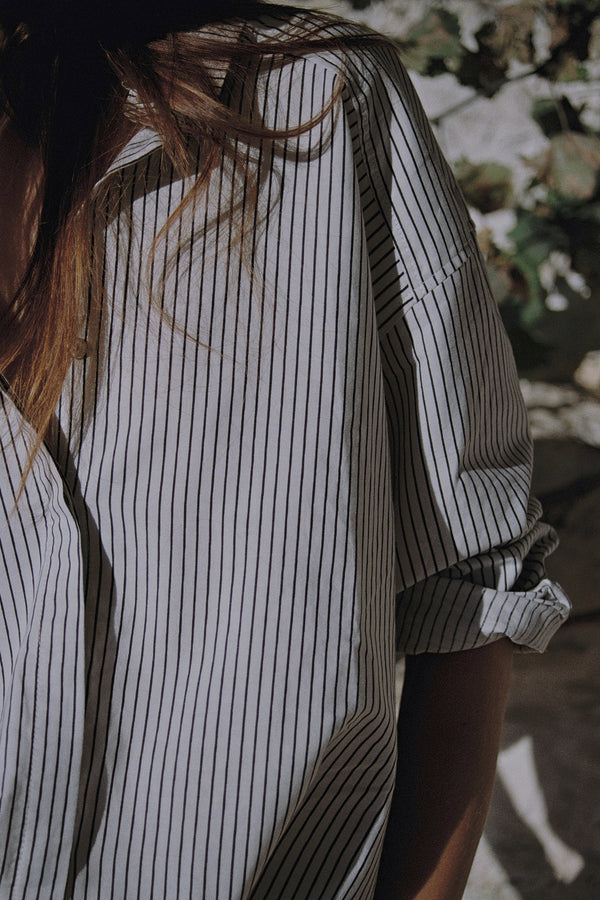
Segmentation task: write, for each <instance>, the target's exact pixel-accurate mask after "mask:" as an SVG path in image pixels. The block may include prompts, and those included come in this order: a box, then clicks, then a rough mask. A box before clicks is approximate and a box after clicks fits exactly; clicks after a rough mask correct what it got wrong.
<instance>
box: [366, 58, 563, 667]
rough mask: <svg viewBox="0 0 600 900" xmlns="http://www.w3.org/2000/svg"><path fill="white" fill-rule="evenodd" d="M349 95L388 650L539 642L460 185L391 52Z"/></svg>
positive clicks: (514, 431)
mask: <svg viewBox="0 0 600 900" xmlns="http://www.w3.org/2000/svg"><path fill="white" fill-rule="evenodd" d="M355 79H356V80H355V87H354V88H351V89H350V90H349V98H350V99H349V107H350V110H351V112H350V114H349V117H350V119H351V127H352V129H353V142H354V147H355V152H356V157H357V173H358V183H359V188H360V193H361V201H362V205H363V214H364V221H365V231H366V239H367V248H368V255H369V263H370V268H371V279H372V285H373V294H374V302H375V306H376V312H377V318H378V326H379V335H380V349H381V360H382V368H383V376H384V383H385V394H386V404H387V418H388V433H389V446H390V456H391V463H392V465H391V469H392V485H391V490H392V494H393V498H394V509H395V532H396V588H397V646H398V649H399V650H400V651H403V652H407V653H421V652H428V651H432V652H447V651H453V650H461V649H468V648H471V647H476V646H480V645H482V644H485V643H488V642H490V641H493V640H496V639H498V638H500V637H502V636H507V637H509V638H510V639H511V640H512V641H513V642H514V643H516V644H519V645H522V646H525V647H530V648H532V649H536V650H543V649H544V648H545V647H546V646H547V643H548V641H549V640H550V637H551V636H552V634H553V633H554V631H555V630H556V628H557V627H558V626H559V625H560V624H561V622H562V621H563V620H564V619H565V618H566V616H567V615H568V611H569V602H568V599H567V598H566V596H565V594H564V592H563V591H562V589H561V588H560V587H559V586H558V585H556V584H553V583H552V582H550V581H549V580H548V579H547V578H546V575H545V569H544V559H545V557H546V556H547V554H548V553H550V552H551V551H552V550H553V549H554V548H555V547H556V544H557V538H556V535H555V533H554V532H553V530H552V529H551V528H550V527H548V526H547V525H544V524H543V523H542V522H541V521H540V515H541V507H540V505H539V503H538V501H537V500H535V499H534V498H532V497H531V496H530V487H531V468H532V444H531V440H530V435H529V430H528V424H527V415H526V411H525V408H524V404H523V400H522V397H521V393H520V389H519V384H518V378H517V373H516V367H515V363H514V358H513V355H512V351H511V348H510V345H509V343H508V339H507V337H506V334H505V332H504V329H503V326H502V323H501V321H500V317H499V314H498V310H497V306H496V304H495V302H494V299H493V297H492V296H491V293H490V289H489V285H488V282H487V278H486V274H485V269H484V266H483V264H482V261H481V258H480V254H479V251H478V249H477V245H476V240H475V235H474V229H473V226H472V223H471V221H470V218H469V215H468V211H467V209H466V205H465V203H464V200H463V198H462V195H461V193H460V190H459V188H458V186H457V184H456V182H455V180H454V178H453V176H452V173H451V172H450V169H449V167H448V165H447V163H446V161H445V160H444V158H443V156H442V154H441V152H440V150H439V148H438V145H437V143H436V141H435V138H434V136H433V134H432V132H431V129H430V127H429V124H428V123H427V121H426V117H425V114H424V112H423V109H422V107H421V105H420V103H419V100H418V98H417V97H416V95H415V92H414V89H413V88H412V85H411V83H410V80H409V78H408V76H407V74H406V72H405V71H404V69H403V67H402V65H401V64H400V62H399V61H398V59H397V58H396V55H395V53H394V52H393V49H388V48H383V49H380V48H377V49H376V50H372V51H369V52H368V53H366V54H365V55H364V58H363V59H362V60H361V71H360V72H359V74H358V75H355Z"/></svg>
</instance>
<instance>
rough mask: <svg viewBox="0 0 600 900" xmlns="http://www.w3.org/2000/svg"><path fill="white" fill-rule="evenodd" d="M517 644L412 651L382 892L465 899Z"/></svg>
mask: <svg viewBox="0 0 600 900" xmlns="http://www.w3.org/2000/svg"><path fill="white" fill-rule="evenodd" d="M512 650H513V645H512V644H511V643H510V642H509V641H508V640H506V639H502V640H500V641H496V642H494V643H492V644H489V645H487V646H485V647H480V648H478V649H476V650H466V651H462V652H457V653H447V654H431V653H426V654H422V655H419V656H412V657H408V658H407V664H406V676H405V682H404V690H403V694H402V704H401V708H400V717H399V721H398V739H399V747H398V772H397V779H396V788H395V792H394V799H393V803H392V810H391V813H390V820H389V823H388V829H387V834H386V839H385V844H384V849H383V856H382V862H381V869H380V875H379V881H378V886H377V892H376V895H375V896H376V898H377V900H459V898H460V897H462V894H463V891H464V888H465V884H466V881H467V877H468V874H469V870H470V868H471V864H472V861H473V856H474V854H475V850H476V849H477V844H478V841H479V838H480V836H481V832H482V830H483V826H484V823H485V818H486V815H487V811H488V807H489V803H490V798H491V793H492V786H493V782H494V774H495V768H496V757H497V755H498V747H499V743H500V733H501V729H502V721H503V718H504V711H505V708H506V701H507V697H508V688H509V682H510V672H511V665H512Z"/></svg>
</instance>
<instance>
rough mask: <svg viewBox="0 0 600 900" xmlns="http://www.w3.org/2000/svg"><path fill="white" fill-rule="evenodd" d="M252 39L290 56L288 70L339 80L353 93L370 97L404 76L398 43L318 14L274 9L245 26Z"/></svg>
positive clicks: (369, 30) (364, 27)
mask: <svg viewBox="0 0 600 900" xmlns="http://www.w3.org/2000/svg"><path fill="white" fill-rule="evenodd" d="M245 31H246V34H247V36H248V38H249V39H251V40H253V41H255V42H256V43H257V44H259V45H260V44H262V45H263V46H265V47H267V46H269V45H273V46H276V45H277V46H279V47H280V52H281V53H282V55H287V54H286V49H287V50H288V52H289V56H287V60H288V64H289V65H291V66H294V64H296V65H298V64H300V65H302V66H303V67H306V66H309V67H313V68H314V69H316V70H321V71H333V72H335V73H336V74H340V75H341V76H342V77H343V78H344V81H345V83H346V84H347V85H348V86H349V87H350V89H355V90H356V91H358V92H367V93H368V92H369V91H370V90H372V89H373V88H375V89H377V87H378V86H379V85H380V84H381V83H382V81H385V80H386V79H389V78H390V77H391V78H392V79H394V80H397V79H398V77H399V75H400V77H403V76H404V75H405V70H404V67H403V65H402V62H401V60H400V57H399V54H398V49H397V47H396V45H395V43H394V41H393V40H392V39H391V38H389V37H386V36H385V35H383V34H380V33H378V32H376V31H373V30H372V29H370V28H368V27H367V26H365V25H363V24H360V23H357V22H352V21H349V20H347V19H343V18H340V17H339V16H334V15H331V14H329V13H325V12H321V11H319V10H308V9H307V10H301V9H296V8H289V9H288V8H286V7H274V8H273V9H269V10H267V11H265V12H264V13H263V14H262V15H261V16H259V17H257V18H255V19H253V20H252V21H249V22H247V23H246V25H245Z"/></svg>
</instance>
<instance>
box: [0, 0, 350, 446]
mask: <svg viewBox="0 0 600 900" xmlns="http://www.w3.org/2000/svg"><path fill="white" fill-rule="evenodd" d="M11 6H14V10H13V12H12V13H11V11H10V8H11ZM164 6H165V7H168V11H166V12H165V10H161V11H160V12H156V10H155V9H154V7H153V6H152V5H151V4H148V3H147V2H145V3H142V2H141V0H120V2H119V3H118V4H117V3H116V0H103V2H102V3H97V0H94V2H89V0H88V2H86V0H78V2H76V0H55V2H51V0H15V2H14V3H13V4H11V3H10V2H9V3H4V4H3V7H2V12H1V13H0V102H1V103H2V106H3V110H4V114H5V116H8V117H9V119H10V121H11V123H12V125H13V126H14V128H15V129H16V130H17V132H18V134H19V136H20V138H21V140H22V141H23V142H24V143H25V144H26V145H27V146H29V147H30V148H32V150H33V151H34V153H35V154H36V155H37V159H38V162H39V178H38V181H37V184H38V185H39V188H38V191H37V197H36V200H37V206H36V209H37V225H36V227H35V228H34V229H33V238H32V244H31V248H30V252H29V256H28V262H27V265H26V269H25V273H24V275H23V277H22V279H21V281H20V284H19V285H18V287H17V289H16V291H15V292H14V294H13V296H10V297H6V298H0V299H1V300H3V301H4V302H3V303H2V309H1V310H0V373H2V375H3V377H4V378H5V380H6V381H7V382H8V383H9V384H10V389H11V391H12V394H13V396H14V398H15V400H16V402H17V403H18V404H19V405H20V407H21V409H22V411H23V413H24V415H25V417H26V418H27V420H28V421H29V422H30V424H31V425H32V426H33V428H34V430H35V432H36V433H37V435H38V444H37V446H39V442H40V441H41V440H42V439H43V436H44V433H45V432H46V429H47V427H48V425H49V423H50V421H51V418H52V415H53V412H54V409H55V407H56V403H57V401H58V398H59V396H60V392H61V389H62V385H63V382H64V379H65V377H66V374H67V371H68V369H69V366H70V365H71V362H72V356H73V350H74V345H75V342H76V338H77V334H78V330H79V326H80V316H81V313H82V306H83V302H82V301H83V298H85V296H86V294H87V292H88V289H89V284H90V278H91V266H92V264H91V256H90V246H91V241H92V236H91V225H90V223H91V219H92V215H91V211H92V206H93V187H94V185H95V184H96V183H97V181H98V179H99V178H100V177H101V176H102V175H103V174H104V173H105V172H106V170H107V168H108V166H109V165H110V163H111V161H112V160H113V159H114V157H115V155H116V153H117V152H118V151H119V149H120V148H121V147H122V146H123V145H124V143H125V142H126V140H127V139H128V137H129V136H130V135H131V134H132V133H133V132H134V131H135V129H136V128H139V127H141V126H149V127H151V128H153V129H154V130H155V131H156V132H157V133H158V134H159V135H160V138H161V140H162V143H163V146H164V150H165V152H166V153H167V155H168V156H169V158H170V159H171V161H172V162H173V164H174V165H175V166H176V167H177V168H178V169H179V170H180V171H183V172H185V170H186V167H187V166H188V164H189V163H190V160H189V159H188V154H189V150H188V147H189V144H190V141H189V139H190V136H195V137H196V138H197V139H200V140H202V142H203V144H204V146H205V151H206V159H207V163H206V165H205V167H204V169H203V172H202V173H201V177H200V179H198V181H197V182H196V185H195V188H194V190H195V191H197V190H199V188H200V187H201V186H202V182H203V180H206V178H207V177H208V175H209V174H210V169H211V166H212V165H213V164H214V161H215V159H216V158H217V150H219V151H221V150H225V151H227V150H228V149H230V150H231V152H235V151H234V150H232V149H231V148H233V147H234V146H235V139H239V138H240V137H242V138H246V139H248V140H263V139H268V140H277V139H278V138H282V137H284V136H285V137H289V136H290V135H293V134H294V133H296V134H298V133H300V132H301V131H302V130H303V129H307V128H310V127H312V125H313V124H314V122H308V123H304V124H303V125H302V126H298V127H297V128H296V129H291V130H290V131H287V132H285V133H280V132H273V131H270V130H268V129H266V128H265V127H264V126H263V125H261V124H260V122H258V123H257V122H255V121H252V120H250V119H249V118H244V117H243V116H242V115H241V114H239V113H237V112H235V111H234V110H233V109H231V108H229V107H228V106H227V105H226V104H225V103H223V102H222V100H221V99H220V98H219V95H218V91H217V89H216V87H215V82H214V80H213V78H212V77H211V65H212V66H214V65H215V64H217V65H221V66H225V67H227V68H228V69H229V70H233V74H234V77H237V78H238V79H243V78H244V70H243V69H244V66H243V61H244V60H245V61H246V62H247V61H248V59H251V58H252V57H254V58H257V57H259V56H260V57H264V56H265V55H271V56H275V57H277V58H278V59H285V58H289V57H290V56H295V55H301V54H304V53H306V52H308V51H310V50H315V49H317V50H318V49H340V47H343V46H346V45H347V44H348V43H349V42H350V43H352V42H361V41H364V40H365V38H364V37H363V38H360V37H357V38H355V39H354V41H353V40H352V39H342V38H341V37H340V36H339V35H336V34H335V33H334V32H332V31H331V30H330V31H329V32H327V29H326V28H325V29H324V26H326V24H327V23H328V22H330V21H331V17H326V16H323V15H320V14H319V15H317V14H314V15H312V16H311V17H308V18H307V17H306V16H304V17H297V21H299V22H301V23H302V24H301V25H296V27H295V29H290V30H289V31H288V33H287V34H286V37H285V38H279V39H273V40H261V41H260V42H252V41H248V40H244V39H243V37H242V36H240V31H239V27H238V28H237V30H236V26H239V25H240V24H241V22H243V21H248V20H251V19H252V18H253V17H256V16H257V15H259V14H261V13H264V11H265V9H269V10H272V9H273V6H272V5H269V6H268V7H267V5H266V4H264V3H262V2H243V0H221V2H219V3H218V4H215V3H210V2H208V3H204V4H203V3H201V2H198V0H194V2H190V0H169V2H168V3H166V4H164ZM149 7H150V8H149ZM216 7H218V12H217V11H216ZM276 9H277V11H278V14H285V15H287V16H292V15H293V11H292V10H291V9H290V8H288V7H276ZM142 10H143V13H142ZM198 10H200V13H199V12H198ZM296 12H297V11H296ZM211 23H213V24H214V27H213V25H212V24H211ZM216 23H219V24H218V25H217V24H216ZM207 25H210V26H211V27H210V28H209V29H207V28H206V27H205V26H207ZM131 92H133V93H134V95H135V97H136V103H135V104H131V103H128V102H127V98H128V95H131ZM335 99H336V98H335V97H333V98H332V100H331V104H333V103H334V101H335ZM331 104H330V105H331ZM325 112H326V111H325ZM184 203H185V200H184ZM34 206H35V204H34ZM37 446H36V447H34V448H33V450H32V454H33V453H34V452H35V450H36V449H37Z"/></svg>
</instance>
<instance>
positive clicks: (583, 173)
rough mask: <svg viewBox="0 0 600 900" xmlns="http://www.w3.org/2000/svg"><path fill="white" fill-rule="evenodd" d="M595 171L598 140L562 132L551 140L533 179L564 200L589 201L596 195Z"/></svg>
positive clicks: (599, 150) (599, 164)
mask: <svg viewBox="0 0 600 900" xmlns="http://www.w3.org/2000/svg"><path fill="white" fill-rule="evenodd" d="M599 171H600V138H598V137H596V136H595V135H591V134H579V133H578V132H576V131H565V132H563V133H562V134H557V135H555V136H554V137H553V138H552V139H551V141H550V147H549V149H548V151H547V152H546V153H545V154H544V155H543V157H542V160H541V165H540V167H539V169H538V172H537V177H538V178H539V179H540V181H542V182H543V183H544V184H546V185H547V186H548V187H549V188H551V189H553V190H555V191H556V192H557V193H559V194H561V195H562V196H564V197H567V198H571V199H574V200H590V199H591V198H592V197H593V196H594V194H595V193H596V188H597V185H598V173H599Z"/></svg>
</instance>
